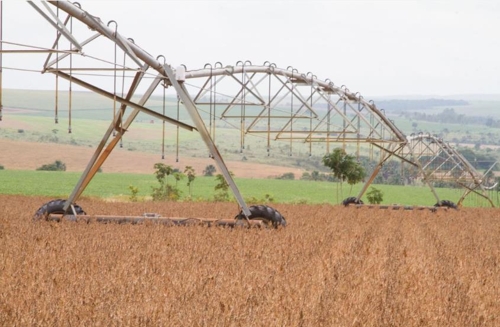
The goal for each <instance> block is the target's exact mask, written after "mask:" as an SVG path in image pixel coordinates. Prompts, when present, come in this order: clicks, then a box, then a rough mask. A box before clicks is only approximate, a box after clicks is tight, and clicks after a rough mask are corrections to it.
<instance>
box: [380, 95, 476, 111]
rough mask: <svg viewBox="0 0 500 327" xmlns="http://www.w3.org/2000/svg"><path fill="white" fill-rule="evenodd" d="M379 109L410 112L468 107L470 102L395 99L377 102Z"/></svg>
mask: <svg viewBox="0 0 500 327" xmlns="http://www.w3.org/2000/svg"><path fill="white" fill-rule="evenodd" d="M376 104H377V108H379V109H382V108H383V109H384V110H386V111H393V112H399V111H409V110H425V109H432V108H435V107H444V106H447V107H451V106H467V105H469V102H468V101H465V100H452V99H434V98H431V99H422V100H406V99H394V100H379V101H377V102H376Z"/></svg>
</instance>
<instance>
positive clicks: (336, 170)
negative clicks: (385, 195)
mask: <svg viewBox="0 0 500 327" xmlns="http://www.w3.org/2000/svg"><path fill="white" fill-rule="evenodd" d="M322 161H323V165H325V166H326V167H328V168H330V169H331V170H332V172H333V176H335V177H336V178H338V179H339V180H340V189H341V193H342V182H344V181H347V183H348V184H349V185H351V186H352V185H354V184H356V183H359V182H361V181H362V180H363V179H364V178H365V176H366V173H365V169H364V168H363V166H361V164H360V163H359V162H357V161H356V159H355V158H354V157H353V156H351V155H348V154H347V153H346V152H345V150H344V149H342V148H336V149H334V150H333V152H331V153H329V154H326V155H325V156H324V157H323V160H322ZM341 195H342V194H341ZM337 200H338V188H337Z"/></svg>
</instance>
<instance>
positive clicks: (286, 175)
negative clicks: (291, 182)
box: [276, 173, 295, 179]
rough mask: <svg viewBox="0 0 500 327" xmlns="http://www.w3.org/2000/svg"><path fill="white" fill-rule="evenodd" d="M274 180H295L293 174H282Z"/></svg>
mask: <svg viewBox="0 0 500 327" xmlns="http://www.w3.org/2000/svg"><path fill="white" fill-rule="evenodd" d="M276 179H295V174H294V173H284V174H283V175H281V176H278V177H277V178H276Z"/></svg>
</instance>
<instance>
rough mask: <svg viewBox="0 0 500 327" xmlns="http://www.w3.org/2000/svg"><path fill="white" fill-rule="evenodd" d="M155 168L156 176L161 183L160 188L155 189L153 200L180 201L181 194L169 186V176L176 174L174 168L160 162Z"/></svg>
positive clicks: (175, 188)
mask: <svg viewBox="0 0 500 327" xmlns="http://www.w3.org/2000/svg"><path fill="white" fill-rule="evenodd" d="M154 168H155V169H156V170H155V172H154V174H155V176H156V179H157V180H158V182H159V183H160V186H159V187H153V193H152V197H153V200H154V201H158V200H174V201H175V200H178V199H179V197H180V193H181V192H180V191H179V189H178V188H177V187H175V186H171V185H170V184H168V176H170V175H172V174H173V173H174V169H173V168H172V166H169V165H165V164H163V163H161V162H158V163H155V165H154ZM176 178H177V177H176ZM179 178H180V177H179ZM176 180H177V179H176Z"/></svg>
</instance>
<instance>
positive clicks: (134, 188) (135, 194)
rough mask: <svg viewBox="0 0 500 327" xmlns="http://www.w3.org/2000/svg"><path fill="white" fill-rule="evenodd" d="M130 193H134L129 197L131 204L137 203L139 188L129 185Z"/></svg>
mask: <svg viewBox="0 0 500 327" xmlns="http://www.w3.org/2000/svg"><path fill="white" fill-rule="evenodd" d="M128 188H129V190H130V193H132V194H131V195H130V197H129V200H130V201H131V202H137V193H139V188H138V187H137V186H133V185H129V186H128Z"/></svg>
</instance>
